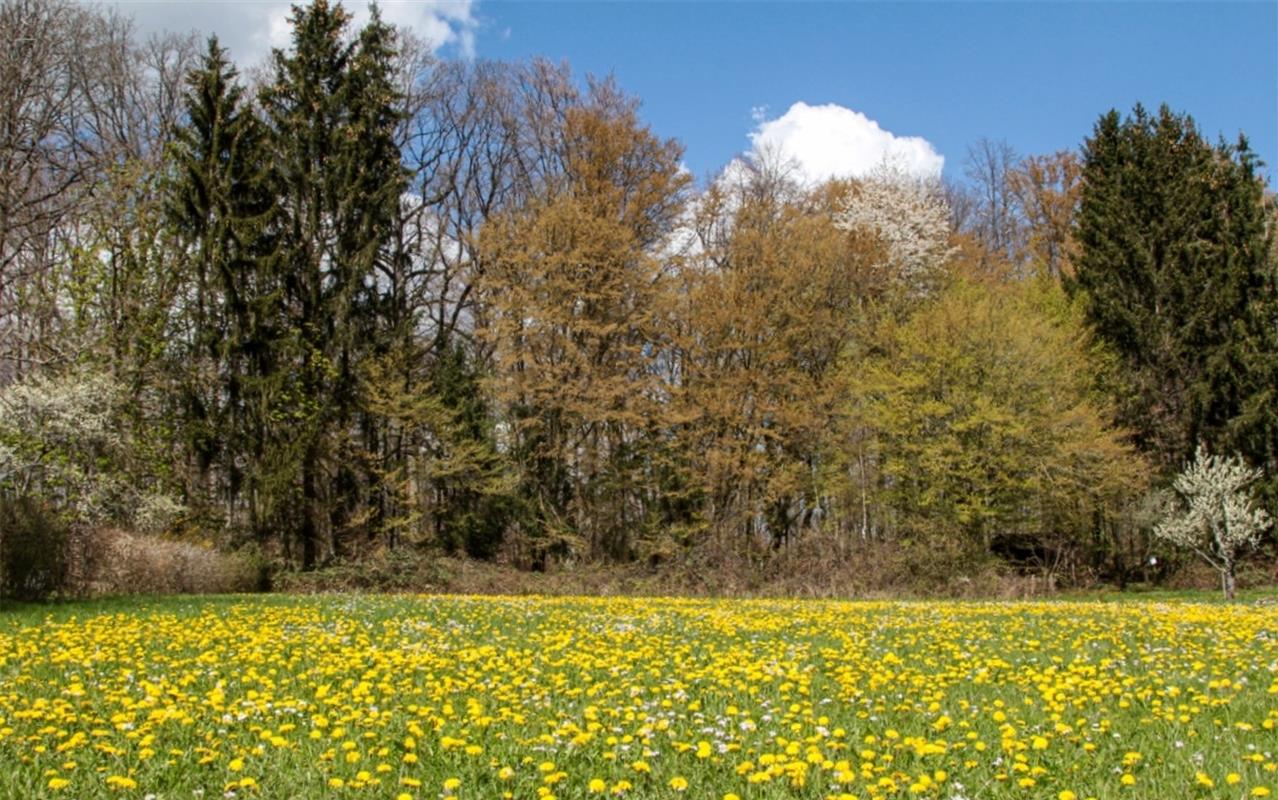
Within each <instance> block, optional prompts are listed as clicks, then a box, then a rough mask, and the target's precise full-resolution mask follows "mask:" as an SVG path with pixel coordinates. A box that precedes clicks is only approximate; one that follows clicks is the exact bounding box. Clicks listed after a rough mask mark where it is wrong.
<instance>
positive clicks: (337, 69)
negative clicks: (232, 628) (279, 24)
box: [262, 0, 405, 568]
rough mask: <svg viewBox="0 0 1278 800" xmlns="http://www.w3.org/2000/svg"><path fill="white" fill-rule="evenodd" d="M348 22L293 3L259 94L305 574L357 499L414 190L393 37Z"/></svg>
mask: <svg viewBox="0 0 1278 800" xmlns="http://www.w3.org/2000/svg"><path fill="white" fill-rule="evenodd" d="M349 20H350V15H349V14H348V13H347V12H346V11H345V10H344V9H343V8H342V7H341V5H340V4H330V3H328V2H327V0H316V2H314V3H312V4H311V5H310V6H307V7H301V6H295V7H294V9H293V15H292V18H291V22H292V25H293V42H292V47H291V48H290V50H288V51H287V52H283V51H276V53H275V70H274V71H275V74H274V81H273V82H272V84H271V85H270V86H268V87H267V88H266V89H265V90H264V91H263V93H262V105H263V108H264V110H265V112H266V116H267V119H268V123H269V125H270V128H271V139H272V143H273V147H272V150H273V159H274V163H275V167H276V169H277V170H278V173H279V184H280V205H279V211H280V214H281V215H282V217H283V221H284V224H283V234H282V238H283V241H282V245H283V250H282V252H283V259H284V270H283V275H284V282H283V289H284V302H285V304H286V312H287V313H286V322H287V325H288V329H289V333H290V338H291V342H292V354H291V355H292V359H293V364H294V369H295V370H296V380H295V382H294V387H293V390H294V394H293V396H292V398H291V402H292V420H293V428H294V431H295V434H296V440H297V442H298V446H299V448H300V453H301V465H300V469H301V474H300V483H301V486H300V497H299V498H298V503H299V509H298V520H299V529H298V531H297V538H298V540H299V542H300V545H301V562H302V566H303V567H304V568H310V567H313V566H315V565H316V564H317V563H318V562H319V561H320V560H321V559H322V558H326V557H328V556H331V555H333V554H334V552H335V547H336V544H335V532H336V531H339V530H341V529H343V528H346V527H348V526H349V525H350V524H351V519H352V517H353V509H354V507H355V498H356V495H357V494H358V493H359V492H360V486H359V476H358V475H356V474H355V473H354V471H353V461H355V458H354V456H355V453H354V452H353V449H352V442H351V437H350V436H349V433H350V429H351V426H352V423H353V421H354V418H355V415H356V413H357V411H358V405H359V404H358V385H359V384H358V381H357V380H356V378H355V376H356V372H357V369H358V367H359V363H360V362H361V360H362V358H363V357H364V356H365V355H367V354H368V353H370V352H372V351H373V350H374V349H375V348H376V341H377V338H378V335H379V333H380V331H381V330H382V327H383V326H382V321H383V320H382V319H381V304H380V303H379V302H377V299H378V292H379V289H378V284H377V280H376V271H377V267H378V265H379V263H380V262H381V261H382V260H383V259H385V258H386V257H387V253H388V252H389V251H390V248H389V247H388V245H389V243H390V241H391V238H392V236H393V234H394V223H395V219H396V211H397V208H398V203H399V199H400V196H401V194H402V192H403V190H404V186H405V178H404V172H403V169H402V167H401V165H400V154H399V151H398V148H397V147H396V145H395V142H394V133H395V127H396V125H398V123H399V120H400V113H401V112H400V111H399V107H400V98H399V97H398V95H397V93H396V91H395V89H394V86H393V82H392V80H391V70H392V59H393V58H394V52H395V50H394V34H393V31H392V30H391V29H390V28H389V27H388V26H387V25H385V24H384V23H383V22H382V21H381V18H380V16H379V15H378V14H377V13H376V11H375V10H374V14H373V19H372V20H371V22H370V23H369V24H368V26H366V27H365V28H364V29H363V31H362V32H361V33H360V34H359V35H358V36H357V37H356V38H355V39H354V40H353V41H351V40H348V38H347V36H346V31H347V27H348V24H349Z"/></svg>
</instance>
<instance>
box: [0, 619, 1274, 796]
mask: <svg viewBox="0 0 1278 800" xmlns="http://www.w3.org/2000/svg"><path fill="white" fill-rule="evenodd" d="M1276 626H1278V616H1276V615H1275V613H1274V611H1272V610H1271V609H1267V608H1264V607H1257V606H1239V605H1228V606H1209V605H1198V604H1188V603H1184V604H1182V603H1157V604H1152V603H1128V604H1108V605H1107V604H1094V603H1069V604H1067V603H1059V604H1055V603H1053V604H1018V605H1004V604H958V603H913V604H888V603H836V602H795V601H733V602H729V601H708V600H698V601H692V600H653V599H572V598H569V599H548V598H508V599H494V598H473V597H436V598H428V597H415V598H412V597H409V598H385V597H383V598H377V597H367V598H350V597H336V596H335V597H327V598H317V599H307V600H299V599H287V598H274V599H256V600H250V599H248V598H225V599H220V600H219V599H214V600H202V601H177V600H168V601H163V602H152V603H143V602H137V601H135V602H133V603H131V604H128V605H123V606H120V605H116V606H110V605H99V606H96V607H95V606H81V607H75V606H71V607H63V608H61V609H58V610H54V611H51V612H50V611H47V610H43V609H42V610H40V611H38V612H36V611H33V612H28V613H27V614H16V615H11V616H9V618H7V619H6V618H0V675H3V689H0V763H3V764H4V765H5V769H4V770H0V796H4V797H14V798H17V797H21V798H36V797H76V798H105V797H121V798H124V797H127V798H140V797H143V796H144V795H145V796H154V797H171V798H189V797H200V796H203V797H205V798H213V797H224V796H225V797H230V796H232V795H234V796H235V797H238V798H295V797H305V798H352V800H353V799H354V798H412V799H414V800H415V799H417V798H429V799H430V800H436V799H437V798H456V800H466V799H467V798H474V799H475V800H479V798H516V797H517V798H534V797H536V798H542V800H549V798H563V799H564V800H568V799H569V798H574V799H575V798H589V797H593V796H600V797H605V796H606V797H629V798H674V797H680V796H683V797H690V798H710V800H720V799H721V798H732V797H737V798H743V799H745V800H749V799H750V798H757V799H758V800H765V799H769V798H813V799H815V798H841V799H844V800H846V798H861V799H862V800H888V798H935V799H937V800H939V799H940V798H950V799H952V798H958V797H972V798H978V797H979V798H1052V799H1053V800H1055V799H1057V798H1064V799H1065V800H1069V798H1084V797H1095V798H1098V800H1108V799H1109V798H1123V800H1152V799H1154V798H1157V799H1158V800H1163V799H1164V798H1170V797H1176V798H1203V799H1204V800H1206V798H1242V797H1263V796H1266V794H1267V793H1268V792H1269V791H1271V790H1273V789H1275V788H1278V762H1276V761H1275V752H1274V742H1275V736H1274V729H1275V726H1278V703H1276V702H1275V699H1278V673H1276V672H1275V670H1276V669H1278V667H1276V666H1275V665H1276V664H1278V636H1275V635H1274V631H1275V629H1276Z"/></svg>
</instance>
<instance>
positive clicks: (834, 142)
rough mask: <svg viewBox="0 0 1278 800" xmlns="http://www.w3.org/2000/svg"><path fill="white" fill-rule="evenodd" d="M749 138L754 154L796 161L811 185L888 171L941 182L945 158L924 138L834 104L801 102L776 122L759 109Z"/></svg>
mask: <svg viewBox="0 0 1278 800" xmlns="http://www.w3.org/2000/svg"><path fill="white" fill-rule="evenodd" d="M754 116H755V122H756V127H755V129H754V130H753V131H752V132H751V133H750V145H751V151H752V152H753V153H754V154H756V155H757V154H763V153H772V154H779V155H781V156H782V157H783V158H785V159H787V160H790V161H792V162H793V163H794V164H795V166H796V167H797V169H798V170H799V172H800V173H801V174H802V176H803V177H804V178H805V179H806V180H808V181H812V182H818V181H824V180H829V179H831V178H858V177H864V176H866V175H869V174H871V173H873V172H875V171H876V170H879V169H881V168H883V166H884V165H885V164H886V165H890V166H891V168H892V169H894V170H897V171H900V172H903V173H905V174H907V175H911V176H914V177H918V178H936V177H939V176H940V174H941V168H942V167H943V166H945V158H944V156H942V155H941V154H940V153H938V152H937V151H936V148H935V147H933V146H932V143H931V142H929V141H927V140H926V139H924V138H922V137H920V136H897V135H895V134H893V133H892V132H891V131H885V130H883V128H881V127H879V123H877V122H875V121H874V120H872V119H870V118H869V117H867V116H866V115H864V114H862V113H861V112H859V111H853V110H852V109H850V108H844V107H843V106H840V105H835V104H833V103H829V104H826V105H819V106H810V105H808V104H807V103H803V102H799V103H795V104H794V105H792V106H790V109H789V110H788V111H786V112H785V113H784V114H782V115H781V116H780V117H777V118H776V119H767V118H766V116H765V115H764V114H762V113H760V112H759V110H757V109H756V110H755V114H754Z"/></svg>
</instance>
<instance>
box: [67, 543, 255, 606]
mask: <svg viewBox="0 0 1278 800" xmlns="http://www.w3.org/2000/svg"><path fill="white" fill-rule="evenodd" d="M69 549H70V560H71V561H72V563H73V566H74V569H73V572H74V579H73V580H72V581H70V584H71V585H70V588H71V589H72V590H73V591H74V592H75V593H76V594H79V595H84V596H95V595H116V594H214V593H226V592H252V591H257V590H258V589H259V588H261V585H262V572H261V568H260V564H259V563H258V561H257V560H255V559H253V558H252V557H251V556H240V555H228V554H226V553H220V552H218V551H216V550H213V549H211V548H207V547H201V546H200V545H197V544H192V543H190V542H178V541H170V540H166V539H159V538H156V537H154V536H144V535H137V534H130V533H125V532H124V531H119V530H111V529H99V530H92V531H86V532H85V533H83V534H81V535H77V536H76V537H75V539H74V541H73V542H72V545H71V547H70V548H69Z"/></svg>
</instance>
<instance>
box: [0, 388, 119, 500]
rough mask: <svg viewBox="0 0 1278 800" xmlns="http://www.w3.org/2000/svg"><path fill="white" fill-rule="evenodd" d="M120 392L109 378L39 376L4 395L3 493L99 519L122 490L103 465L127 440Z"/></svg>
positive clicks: (0, 416)
mask: <svg viewBox="0 0 1278 800" xmlns="http://www.w3.org/2000/svg"><path fill="white" fill-rule="evenodd" d="M119 396H120V389H119V387H118V386H117V385H116V384H115V382H114V381H113V380H112V379H111V378H110V377H109V376H107V375H104V374H101V373H97V372H88V371H84V372H71V373H67V374H63V375H57V376H42V375H36V376H31V377H29V378H26V379H25V380H22V381H20V382H18V383H15V384H12V385H10V386H7V387H5V388H4V390H2V391H0V490H3V491H8V492H9V493H11V494H13V495H17V496H24V495H37V496H39V497H41V498H42V499H44V500H45V501H48V502H51V503H53V504H54V505H55V506H58V507H61V508H64V509H66V510H68V511H70V512H72V513H73V514H74V515H75V516H77V517H81V518H91V519H92V518H96V517H99V516H101V515H102V514H103V506H104V505H107V504H108V502H109V501H108V498H109V497H110V496H111V495H113V494H114V493H115V492H114V489H115V488H116V483H117V482H116V481H114V480H113V479H112V477H111V475H110V473H109V471H103V470H102V469H100V468H99V464H100V462H101V459H102V458H103V457H105V456H108V455H113V454H115V451H118V449H119V445H120V436H119V433H118V432H117V430H116V428H115V424H114V418H113V411H114V408H115V403H116V402H117V400H118V398H119Z"/></svg>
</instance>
